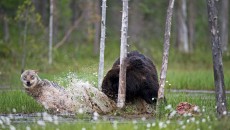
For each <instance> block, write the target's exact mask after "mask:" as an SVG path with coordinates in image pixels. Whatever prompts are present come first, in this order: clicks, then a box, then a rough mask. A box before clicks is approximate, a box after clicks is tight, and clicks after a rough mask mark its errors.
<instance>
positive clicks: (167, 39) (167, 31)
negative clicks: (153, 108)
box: [157, 0, 174, 118]
mask: <svg viewBox="0 0 230 130" xmlns="http://www.w3.org/2000/svg"><path fill="white" fill-rule="evenodd" d="M173 7H174V0H170V1H169V6H168V9H167V16H166V23H165V34H164V50H163V58H162V67H161V73H160V88H159V90H158V99H157V115H158V117H159V118H160V116H161V115H162V114H161V110H162V109H161V108H162V107H163V104H164V103H165V102H164V101H165V99H164V97H165V96H164V87H165V79H166V74H167V68H168V55H169V47H170V33H171V24H172V23H171V21H172V14H173Z"/></svg>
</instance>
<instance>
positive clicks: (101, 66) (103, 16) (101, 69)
mask: <svg viewBox="0 0 230 130" xmlns="http://www.w3.org/2000/svg"><path fill="white" fill-rule="evenodd" d="M105 21H106V0H102V11H101V39H100V59H99V68H98V88H99V89H100V90H101V84H102V79H103V72H104V51H105V29H106V28H105Z"/></svg>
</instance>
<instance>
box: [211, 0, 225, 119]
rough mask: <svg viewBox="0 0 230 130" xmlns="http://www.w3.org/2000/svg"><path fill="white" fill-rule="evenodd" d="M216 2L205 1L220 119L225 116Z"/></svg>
mask: <svg viewBox="0 0 230 130" xmlns="http://www.w3.org/2000/svg"><path fill="white" fill-rule="evenodd" d="M215 2H216V0H207V6H208V21H209V30H210V32H211V40H212V41H211V45H212V57H213V71H214V80H215V91H216V106H217V115H218V117H222V116H224V115H226V114H227V107H226V106H227V104H226V94H225V86H224V74H223V62H222V51H221V44H220V36H219V28H218V15H217V14H218V10H217V6H216V5H217V3H215Z"/></svg>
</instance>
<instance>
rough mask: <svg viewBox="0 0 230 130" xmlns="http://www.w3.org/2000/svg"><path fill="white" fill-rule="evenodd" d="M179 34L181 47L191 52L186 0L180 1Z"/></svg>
mask: <svg viewBox="0 0 230 130" xmlns="http://www.w3.org/2000/svg"><path fill="white" fill-rule="evenodd" d="M178 2H179V3H178V6H179V7H178V11H177V13H178V27H177V28H178V34H177V42H178V44H179V49H180V51H182V52H185V53H188V52H189V43H188V26H187V22H186V20H187V6H186V0H179V1H178Z"/></svg>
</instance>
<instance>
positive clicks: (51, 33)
mask: <svg viewBox="0 0 230 130" xmlns="http://www.w3.org/2000/svg"><path fill="white" fill-rule="evenodd" d="M52 49H53V0H50V20H49V64H52Z"/></svg>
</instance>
